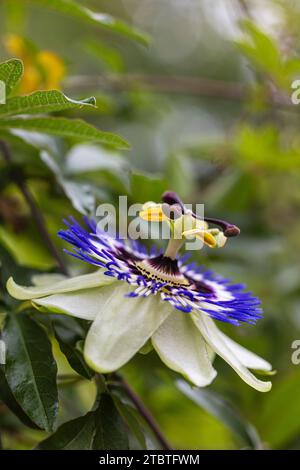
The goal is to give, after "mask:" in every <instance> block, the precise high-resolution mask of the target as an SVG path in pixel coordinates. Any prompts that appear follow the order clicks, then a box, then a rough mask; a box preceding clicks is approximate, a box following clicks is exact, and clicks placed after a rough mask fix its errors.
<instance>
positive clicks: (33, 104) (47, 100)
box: [0, 90, 96, 118]
mask: <svg viewBox="0 0 300 470" xmlns="http://www.w3.org/2000/svg"><path fill="white" fill-rule="evenodd" d="M95 105H96V100H95V98H94V97H93V96H92V97H90V98H87V99H84V100H80V101H76V100H73V99H71V98H68V97H67V96H66V95H64V94H63V93H61V92H60V91H57V90H50V91H35V92H34V93H31V94H30V95H25V96H14V97H13V98H9V99H8V100H7V101H6V104H3V105H2V106H0V118H3V117H7V116H11V115H16V114H42V113H51V112H53V111H64V110H66V109H74V108H82V107H83V106H92V107H93V106H95Z"/></svg>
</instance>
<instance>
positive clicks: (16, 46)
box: [4, 34, 66, 94]
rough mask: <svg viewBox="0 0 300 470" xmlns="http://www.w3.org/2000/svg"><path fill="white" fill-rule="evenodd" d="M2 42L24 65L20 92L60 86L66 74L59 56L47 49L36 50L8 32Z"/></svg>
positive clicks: (58, 87)
mask: <svg viewBox="0 0 300 470" xmlns="http://www.w3.org/2000/svg"><path fill="white" fill-rule="evenodd" d="M4 42H5V46H6V49H7V51H8V52H9V53H10V54H12V55H14V56H16V57H18V58H19V59H21V60H22V61H23V63H24V66H25V72H24V76H23V80H22V82H21V84H20V88H19V91H20V93H23V94H26V93H32V92H33V91H35V90H37V89H44V90H53V89H56V90H57V89H60V88H61V82H62V80H63V78H64V77H65V75H66V66H65V63H64V61H63V60H62V59H61V57H59V56H58V55H57V54H55V53H54V52H52V51H48V50H44V51H36V50H35V48H34V47H31V46H30V44H28V43H27V42H26V40H24V39H23V38H22V37H21V36H18V35H16V34H8V35H7V36H6V37H5V40H4Z"/></svg>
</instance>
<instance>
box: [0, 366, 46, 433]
mask: <svg viewBox="0 0 300 470" xmlns="http://www.w3.org/2000/svg"><path fill="white" fill-rule="evenodd" d="M0 400H1V401H2V402H3V403H5V405H6V406H7V408H9V409H10V411H11V412H12V413H14V415H16V416H17V417H18V418H19V420H20V421H21V422H22V423H23V424H25V426H29V427H30V428H35V429H38V426H37V425H36V424H35V423H33V421H31V419H30V418H29V417H28V416H27V415H26V413H24V411H23V410H22V408H21V407H20V405H19V403H18V402H17V401H16V399H15V397H14V395H13V393H12V391H11V389H10V387H9V385H8V383H7V380H6V377H5V373H4V367H3V366H1V367H0Z"/></svg>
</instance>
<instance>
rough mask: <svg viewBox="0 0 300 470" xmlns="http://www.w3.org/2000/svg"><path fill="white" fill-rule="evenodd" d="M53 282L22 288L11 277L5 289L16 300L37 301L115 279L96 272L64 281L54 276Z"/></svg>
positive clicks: (96, 285) (101, 284)
mask: <svg viewBox="0 0 300 470" xmlns="http://www.w3.org/2000/svg"><path fill="white" fill-rule="evenodd" d="M54 279H55V280H54V282H51V283H50V284H49V285H48V286H46V285H45V283H42V284H41V283H40V282H39V285H38V286H31V287H24V286H20V285H19V284H16V283H15V281H14V280H13V278H12V277H10V278H9V279H8V281H7V284H6V287H7V290H8V292H9V294H10V295H11V296H12V297H14V298H15V299H18V300H29V299H37V298H39V297H45V296H46V295H50V294H58V293H62V292H73V291H77V290H80V289H89V288H93V287H98V286H105V285H108V284H111V283H112V282H115V281H116V279H115V278H113V277H111V276H106V275H105V274H104V273H103V272H101V271H97V272H95V273H91V274H84V275H82V276H76V277H71V278H68V277H66V278H65V279H60V280H58V279H57V275H55V278H54Z"/></svg>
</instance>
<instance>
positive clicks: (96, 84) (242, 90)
mask: <svg viewBox="0 0 300 470" xmlns="http://www.w3.org/2000/svg"><path fill="white" fill-rule="evenodd" d="M64 86H65V87H66V88H67V89H69V90H71V91H73V90H76V91H78V90H86V89H91V88H95V89H96V88H99V89H101V90H113V91H130V90H138V89H142V90H148V91H154V92H165V93H190V94H192V95H199V96H205V97H210V98H223V99H226V100H238V101H241V100H244V99H246V98H247V95H248V91H249V90H248V87H247V86H246V85H244V84H242V83H234V82H227V81H224V80H212V79H208V78H198V77H188V76H175V75H138V74H134V75H109V76H102V75H101V76H100V75H97V76H84V75H81V76H73V77H69V78H67V79H66V80H65V82H64Z"/></svg>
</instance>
